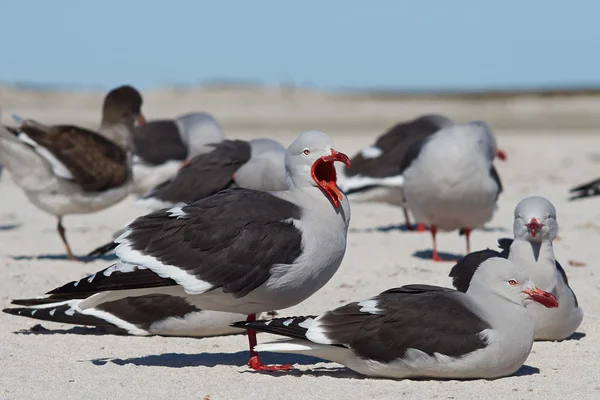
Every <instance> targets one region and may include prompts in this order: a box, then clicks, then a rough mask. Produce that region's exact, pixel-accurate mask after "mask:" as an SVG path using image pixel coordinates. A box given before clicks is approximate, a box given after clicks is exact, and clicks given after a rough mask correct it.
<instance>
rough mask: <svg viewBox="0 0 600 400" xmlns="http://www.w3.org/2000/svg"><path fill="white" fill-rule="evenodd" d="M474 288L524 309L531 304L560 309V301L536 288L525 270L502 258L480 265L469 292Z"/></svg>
mask: <svg viewBox="0 0 600 400" xmlns="http://www.w3.org/2000/svg"><path fill="white" fill-rule="evenodd" d="M472 287H477V288H478V289H479V292H482V291H483V292H484V293H490V294H494V295H497V296H500V297H502V298H504V299H506V300H507V301H510V302H512V303H515V304H519V305H522V306H523V307H525V306H527V305H528V304H530V303H531V302H537V303H540V304H542V305H543V306H545V307H548V308H555V307H558V301H557V300H556V297H554V295H553V294H552V293H549V292H545V291H543V290H541V289H540V288H538V287H536V286H535V285H534V284H533V282H531V280H530V279H529V276H528V275H527V273H526V272H525V270H524V269H523V268H521V267H518V266H517V265H515V264H514V263H512V262H510V261H509V260H507V259H505V258H501V257H492V258H488V259H487V260H485V261H484V262H482V263H481V265H479V267H478V268H477V270H476V271H475V273H474V274H473V278H472V280H471V284H470V285H469V289H468V290H467V292H468V291H469V290H470V289H471V288H472Z"/></svg>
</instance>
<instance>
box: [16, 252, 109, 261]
mask: <svg viewBox="0 0 600 400" xmlns="http://www.w3.org/2000/svg"><path fill="white" fill-rule="evenodd" d="M10 257H11V258H12V259H13V260H15V261H22V260H52V261H71V260H69V257H68V256H67V255H66V254H38V255H26V254H21V255H17V256H10ZM116 259H117V256H116V255H114V254H105V255H102V256H99V257H86V256H79V257H77V261H79V262H82V263H88V262H91V261H95V260H102V261H115V260H116Z"/></svg>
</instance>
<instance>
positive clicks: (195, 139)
mask: <svg viewBox="0 0 600 400" xmlns="http://www.w3.org/2000/svg"><path fill="white" fill-rule="evenodd" d="M174 121H175V124H176V125H177V128H178V129H179V135H180V138H181V140H182V141H183V143H185V145H186V147H187V148H188V155H187V158H188V159H191V158H193V157H195V156H197V155H198V154H202V153H208V152H209V151H212V150H213V149H214V147H212V146H209V145H210V144H213V143H219V142H220V141H222V140H223V139H225V135H224V133H223V130H222V129H221V125H219V123H218V122H217V120H216V119H214V118H213V116H212V115H210V114H207V113H203V112H189V113H186V114H183V115H180V116H178V117H177V118H175V120H174Z"/></svg>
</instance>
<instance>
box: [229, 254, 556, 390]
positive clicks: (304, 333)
mask: <svg viewBox="0 0 600 400" xmlns="http://www.w3.org/2000/svg"><path fill="white" fill-rule="evenodd" d="M533 302H535V303H539V304H542V305H543V306H545V307H556V306H557V305H558V303H557V302H556V299H555V298H554V296H553V295H552V294H550V293H546V292H544V291H542V290H540V289H538V288H537V287H535V286H534V284H533V283H532V282H531V281H530V280H529V278H528V277H527V274H526V273H525V271H523V270H522V269H521V268H519V267H517V266H516V265H514V264H513V263H511V262H510V261H508V260H505V259H502V258H491V259H488V260H486V261H484V262H483V263H482V264H481V265H480V266H479V268H477V270H476V271H475V274H474V275H473V279H472V280H471V282H470V285H469V288H468V290H467V291H466V293H462V292H459V291H456V290H452V289H448V288H444V287H439V286H429V285H406V286H402V287H400V288H395V289H390V290H387V291H385V292H383V293H381V294H379V295H378V296H375V297H372V298H370V299H367V300H363V301H361V302H355V303H349V304H346V305H345V306H342V307H339V308H337V309H335V310H333V311H328V312H326V313H324V314H321V315H319V316H307V317H293V318H278V319H274V320H266V321H256V322H240V323H236V324H234V326H237V327H240V328H242V327H243V328H247V329H254V330H257V331H263V332H269V333H274V334H277V335H283V336H287V337H290V338H291V339H287V340H280V341H274V342H269V343H265V344H261V345H259V346H256V348H255V350H256V351H273V352H282V353H296V354H304V355H309V356H314V357H319V358H323V359H326V360H331V361H334V362H337V363H339V364H342V365H345V366H346V367H348V368H350V369H352V370H354V371H356V372H358V373H360V374H363V375H367V376H373V377H385V378H397V379H401V378H423V377H431V378H446V379H473V378H484V379H494V378H500V377H503V376H507V375H511V374H513V373H514V372H516V371H517V370H518V369H519V368H520V367H521V366H522V365H523V363H524V362H525V360H526V359H527V356H528V355H529V352H530V351H531V347H532V345H533V334H534V323H533V319H532V317H531V314H530V313H529V312H528V311H527V309H526V305H527V304H529V303H533Z"/></svg>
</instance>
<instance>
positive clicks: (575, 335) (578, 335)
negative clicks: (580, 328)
mask: <svg viewBox="0 0 600 400" xmlns="http://www.w3.org/2000/svg"><path fill="white" fill-rule="evenodd" d="M586 336H587V335H586V334H585V333H583V332H575V333H573V334H572V335H571V336H569V337H568V338H566V339H565V341H567V340H569V341H570V340H577V341H579V340H581V339H583V338H584V337H586Z"/></svg>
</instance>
